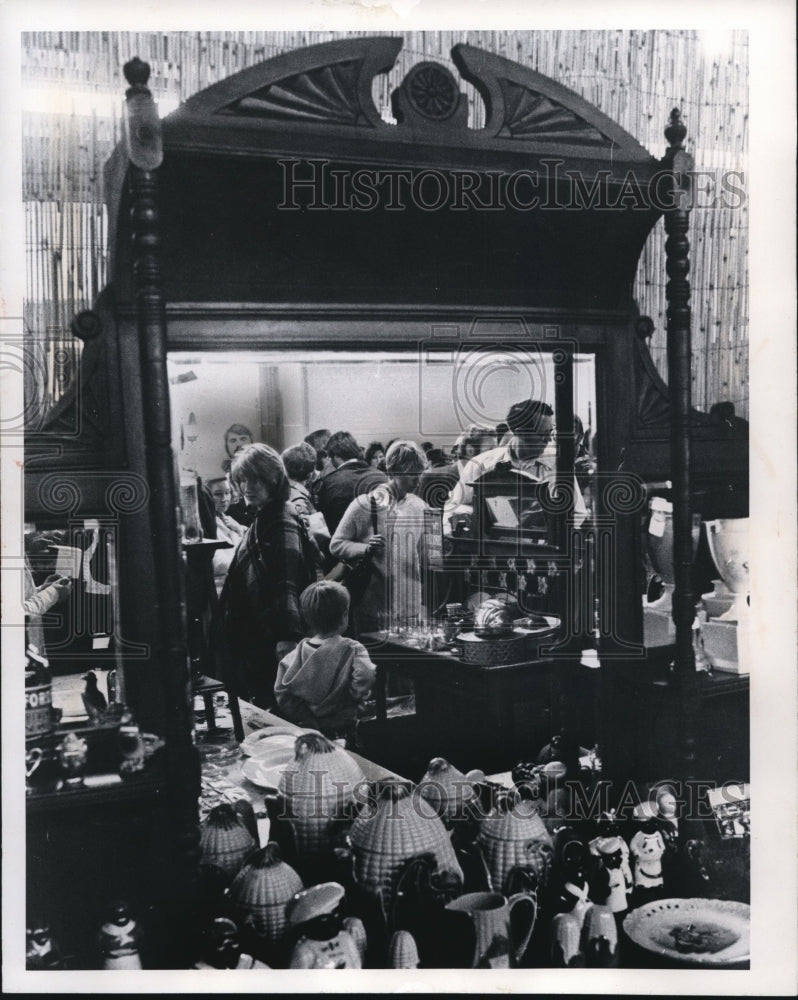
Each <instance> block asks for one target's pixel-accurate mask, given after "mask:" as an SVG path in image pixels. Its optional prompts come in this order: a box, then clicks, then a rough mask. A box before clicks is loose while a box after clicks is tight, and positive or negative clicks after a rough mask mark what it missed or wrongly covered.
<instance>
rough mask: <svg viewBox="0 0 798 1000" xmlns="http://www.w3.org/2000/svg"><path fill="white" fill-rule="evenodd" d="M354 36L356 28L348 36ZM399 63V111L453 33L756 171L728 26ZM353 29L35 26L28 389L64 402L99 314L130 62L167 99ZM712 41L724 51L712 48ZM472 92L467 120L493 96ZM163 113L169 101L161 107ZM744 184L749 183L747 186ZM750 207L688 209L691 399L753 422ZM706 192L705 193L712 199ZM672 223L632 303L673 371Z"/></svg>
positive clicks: (415, 41)
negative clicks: (109, 181) (108, 184)
mask: <svg viewBox="0 0 798 1000" xmlns="http://www.w3.org/2000/svg"><path fill="white" fill-rule="evenodd" d="M350 34H351V33H350ZM396 34H401V35H402V36H403V37H404V40H405V44H404V47H403V49H402V51H401V52H400V54H399V58H398V60H397V65H396V67H395V68H394V69H393V70H392V72H391V73H390V74H388V75H386V76H383V77H380V78H378V79H377V80H375V84H374V98H375V102H376V104H377V107H378V108H380V109H381V111H382V113H383V116H384V117H385V118H386V119H389V120H390V114H391V112H390V95H391V92H392V90H394V89H395V87H396V86H397V85H398V84H399V83H400V82H401V80H402V78H403V77H404V75H405V74H406V72H407V70H408V69H409V68H410V66H411V65H412V64H413V63H416V62H420V61H422V60H425V59H431V60H436V61H438V62H441V63H444V64H445V65H448V66H449V67H450V69H452V71H453V72H454V73H455V76H457V71H456V70H455V68H454V66H453V65H452V63H451V60H450V57H449V53H450V50H451V48H452V46H453V45H455V44H456V43H457V42H467V43H469V44H471V45H475V46H478V47H480V48H484V49H487V50H489V51H491V52H495V53H497V54H499V55H502V56H505V57H507V58H509V59H513V60H516V61H518V62H521V63H523V64H524V65H527V66H530V67H532V68H533V69H536V70H538V71H539V72H541V73H543V74H545V75H546V76H549V77H551V78H552V79H554V80H556V81H558V82H559V83H561V84H563V85H564V86H566V87H569V88H571V89H572V90H574V91H575V92H576V93H578V94H580V95H581V96H582V97H584V98H585V99H586V100H588V101H590V102H591V103H593V104H595V105H596V106H597V107H598V108H599V109H600V110H601V111H603V112H604V113H605V114H607V115H609V117H610V118H612V119H614V120H615V121H617V122H618V123H619V124H620V125H621V126H622V127H623V128H625V129H626V130H627V131H628V132H630V133H631V134H632V135H633V136H634V137H635V138H636V139H638V140H639V141H640V142H641V143H642V144H643V145H644V146H645V147H646V148H647V149H648V150H649V151H650V152H651V153H652V154H653V155H654V156H656V157H660V156H661V155H662V154H663V153H664V151H665V146H666V142H665V138H664V135H663V129H664V127H665V125H666V123H667V119H668V116H669V113H670V110H671V108H672V107H678V108H679V109H680V110H681V112H682V117H683V119H684V121H685V123H686V125H687V130H688V140H687V142H688V148H689V149H690V150H691V151H692V152H693V154H694V156H695V160H696V169H697V170H703V171H709V172H711V175H712V177H713V178H714V181H715V183H716V184H717V185H719V183H720V178H721V176H722V175H724V173H727V172H730V171H739V172H742V173H744V172H745V171H746V169H747V141H748V48H747V35H746V33H745V32H725V33H722V36H721V40H722V42H723V44H722V47H718V46H717V45H716V44H714V45H713V40H712V39H710V38H707V37H705V36H704V37H702V36H701V34H700V33H697V32H694V31H556V32H555V31H539V32H528V31H503V32H487V31H464V32H460V31H457V32H455V31H436V32H414V31H406V32H397V33H396ZM340 37H344V33H342V32H303V31H292V32H225V33H218V32H215V33H207V32H206V33H194V32H171V33H154V32H36V33H29V34H27V35H25V36H24V37H23V52H22V67H23V115H22V122H23V161H24V162H23V198H24V201H25V210H26V229H27V233H26V247H25V253H26V261H27V282H28V284H27V295H26V301H25V307H24V308H25V322H26V331H27V336H28V338H29V342H30V351H29V352H28V353H29V356H30V358H31V361H32V363H31V364H29V365H28V367H27V371H26V375H27V379H28V385H27V386H26V388H27V390H28V394H29V398H30V396H31V394H35V397H36V398H37V399H40V400H47V401H49V402H54V401H56V400H58V399H59V398H60V397H61V395H62V394H63V392H64V391H65V390H66V387H67V386H68V384H69V382H70V380H71V378H72V376H73V373H74V371H75V366H76V364H77V361H78V351H79V345H77V344H76V343H75V342H74V340H73V338H72V336H71V334H70V332H69V323H70V320H71V318H72V316H73V315H74V314H75V313H76V312H78V311H79V310H81V309H85V308H89V307H90V306H91V304H92V302H93V300H94V298H95V296H96V295H97V293H98V292H99V291H100V289H101V288H102V287H103V285H104V284H105V281H106V275H107V271H106V268H107V249H108V248H107V220H106V214H105V207H104V204H103V179H102V167H103V163H104V161H105V160H106V158H107V156H108V155H109V153H110V152H111V150H112V148H113V146H114V145H115V143H116V142H117V141H118V140H119V138H120V125H121V119H120V114H121V107H122V100H123V96H124V90H125V87H126V83H125V81H124V78H123V75H122V66H123V64H124V63H125V62H126V61H127V60H128V59H130V58H132V57H133V56H134V55H138V56H140V57H141V58H142V59H145V60H146V61H147V62H149V64H150V67H151V69H152V75H151V78H150V87H151V89H152V91H153V94H154V95H155V98H156V100H158V101H160V102H161V105H162V109H166V110H170V109H171V108H174V107H176V106H177V104H178V103H179V102H180V101H182V100H184V99H185V98H186V97H188V96H190V95H191V94H194V93H196V92H197V91H198V90H202V89H203V88H204V87H207V86H209V85H210V84H212V83H215V82H217V81H218V80H221V79H223V78H224V77H226V76H229V75H231V74H232V73H235V72H237V71H238V70H240V69H244V68H245V67H247V66H251V65H254V64H255V63H258V62H261V61H263V60H264V59H268V58H270V57H271V56H274V55H277V54H279V53H281V52H285V51H287V50H289V49H293V48H298V47H300V46H304V45H312V44H315V43H317V42H322V41H329V40H332V39H334V38H340ZM713 49H714V50H713ZM461 86H462V89H463V90H464V91H465V92H466V93H467V94H468V97H469V103H470V107H471V124H472V125H473V126H474V127H479V126H480V125H481V124H482V121H483V106H482V101H481V99H480V98H479V96H478V95H477V94H476V92H475V91H474V89H473V88H472V87H471V86H470V85H469V84H466V83H465V82H464V81H461ZM162 113H163V111H162ZM735 183H736V184H737V186H738V187H744V182H742V181H740V180H737V181H736V182H735ZM739 200H742V201H743V204H741V205H734V204H729V205H725V204H720V203H719V204H716V205H715V206H714V207H703V208H700V207H699V208H696V210H695V211H693V213H692V219H691V229H692V231H691V234H690V243H691V278H692V287H693V294H692V307H693V352H694V357H693V386H692V391H693V404H694V405H695V406H696V407H698V408H699V409H709V407H710V406H711V405H712V404H713V403H716V402H720V401H724V400H730V401H731V402H732V403H733V404H734V406H735V409H736V412H737V414H738V415H739V416H742V417H746V418H747V417H748V261H747V254H748V214H747V205H746V204H745V200H744V199H739ZM708 201H709V199H708V198H707V199H704V202H708ZM664 242H665V237H664V231H663V227H662V225H661V223H660V225H658V226H657V228H656V229H655V231H654V233H653V234H652V236H651V238H650V239H649V242H648V244H647V246H646V248H645V250H644V253H643V256H642V258H641V261H640V266H639V269H638V275H637V281H636V286H635V297H636V299H637V302H638V304H639V307H640V311H641V313H643V314H646V315H649V316H651V317H652V319H653V320H654V323H655V327H656V329H655V333H654V335H653V337H652V339H651V342H650V346H651V351H652V355H653V357H654V361H655V363H656V365H657V368H658V370H659V371H660V373H661V374H662V375H663V377H666V359H665V308H666V301H665V285H666V282H667V275H666V273H665V255H664Z"/></svg>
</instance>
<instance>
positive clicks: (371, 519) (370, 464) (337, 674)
mask: <svg viewBox="0 0 798 1000" xmlns="http://www.w3.org/2000/svg"><path fill="white" fill-rule="evenodd" d="M519 415H520V416H519ZM552 438H553V419H552V415H551V409H550V408H549V407H548V406H546V404H541V403H539V402H536V401H530V400H525V401H522V402H521V403H518V404H515V406H513V407H512V408H511V409H510V412H509V414H508V419H507V421H506V422H502V424H500V425H498V426H496V427H487V426H478V425H472V426H469V427H467V428H466V429H465V430H464V431H463V433H462V434H461V435H460V436H459V437H458V439H457V441H456V442H455V443H454V445H453V447H452V448H451V449H449V450H448V451H447V450H445V449H443V448H441V447H438V446H436V445H435V444H434V443H433V442H430V441H424V442H416V441H412V440H407V439H398V440H397V439H394V440H391V441H389V442H388V443H387V444H386V445H385V446H383V444H382V442H380V441H372V442H370V443H369V444H368V446H367V447H365V448H364V447H361V445H360V444H359V443H358V442H357V440H356V439H355V437H354V436H353V435H352V434H351V433H349V432H348V431H344V430H339V431H335V432H330V431H329V430H328V429H326V428H323V429H319V430H317V431H313V432H312V433H310V434H308V435H307V436H306V437H305V439H304V440H303V441H301V442H298V443H297V444H294V445H291V446H290V447H288V448H286V449H285V450H284V451H283V452H282V453H281V454H280V453H278V452H277V451H276V450H275V449H273V448H271V447H270V446H268V445H266V444H258V443H254V442H253V440H252V434H251V432H250V431H249V430H248V428H246V426H244V425H242V424H233V425H232V426H231V427H230V428H229V429H228V431H226V432H225V450H226V453H227V459H226V461H229V468H228V471H227V474H226V478H225V479H222V478H221V477H219V478H218V479H215V480H212V481H211V482H210V483H208V484H207V486H208V487H209V491H208V492H209V496H210V498H211V500H212V502H213V505H214V517H215V522H216V530H217V532H218V536H219V537H225V538H228V539H229V540H230V541H231V543H232V544H234V545H235V548H233V549H232V550H227V551H228V553H229V554H228V555H227V556H225V557H224V562H225V566H224V570H223V572H222V571H221V568H222V560H220V561H219V567H218V569H219V570H220V571H219V572H217V585H218V588H219V589H218V592H219V601H218V608H217V613H216V616H215V619H216V620H215V626H214V637H215V638H214V641H215V648H216V656H217V661H218V662H217V668H218V669H222V670H228V671H230V670H232V671H234V673H235V676H236V682H237V684H238V691H239V694H240V695H241V696H242V697H244V698H246V699H248V700H250V701H253V702H254V703H255V704H258V705H261V706H263V707H266V708H271V709H275V707H276V709H277V711H278V712H282V714H284V715H286V714H287V715H291V713H292V712H293V715H294V718H293V719H292V721H297V720H298V719H299V718H300V717H301V718H302V720H303V724H307V723H308V721H312V719H313V710H312V706H310V705H307V704H306V705H305V706H304V708H303V709H302V711H300V710H299V709H298V708H297V702H296V700H295V696H294V695H295V692H288V693H286V691H285V690H284V687H285V683H284V682H285V678H286V677H288V678H289V679H290V678H291V677H294V676H299V674H302V676H303V678H304V681H303V684H305V685H307V681H308V677H309V676H310V673H312V672H313V671H315V670H317V669H318V670H319V671H321V672H322V674H323V675H324V676H320V677H318V678H314V683H313V684H312V685H311V687H312V688H313V693H314V697H315V698H316V700H317V702H319V699H320V700H321V702H323V701H324V698H323V697H321V696H322V695H323V694H324V690H326V688H325V685H327V686H328V687H329V691H330V693H332V692H333V691H338V692H339V694H340V695H341V697H342V698H343V697H344V692H346V698H349V699H351V697H352V691H357V692H359V697H361V698H362V697H366V693H365V692H364V690H363V686H364V685H363V677H364V676H371V675H370V674H369V671H365V672H364V671H362V670H361V671H360V673H359V675H358V676H359V678H360V679H359V680H358V682H357V683H354V686H352V684H349V683H348V682H346V683H344V682H343V680H342V678H344V677H345V675H346V672H347V670H353V669H354V666H353V665H354V664H355V663H356V662H357V663H360V664H361V666H362V657H363V655H365V656H367V653H365V651H363V652H361V650H362V649H363V647H362V645H361V646H359V647H357V648H355V653H353V654H352V656H351V657H349V662H348V665H347V664H346V663H343V662H339V660H338V659H336V658H335V657H330V658H329V662H330V663H333V661H334V663H335V665H334V666H324V667H322V666H321V664H322V663H323V662H324V663H327V662H328V658H326V657H324V656H310V655H309V653H310V652H311V651H312V649H311V647H308V646H307V642H308V640H310V639H314V641H315V642H316V644H317V645H319V644H321V645H323V644H324V643H325V642H327V641H328V640H331V639H332V637H333V636H339V637H341V635H342V633H343V636H344V637H345V638H346V639H347V640H351V642H353V643H359V642H360V640H361V638H364V637H365V638H366V640H367V642H368V641H369V639H370V638H372V637H373V636H372V634H373V633H378V634H385V632H386V630H396V629H397V628H399V627H401V626H403V625H406V624H407V623H408V622H414V621H421V622H423V621H425V620H428V618H429V617H431V616H432V615H433V614H434V613H435V612H436V610H437V609H435V608H433V607H430V606H429V605H428V600H429V596H430V595H427V594H425V593H424V588H423V584H422V581H423V580H424V579H425V572H424V569H425V559H426V552H425V546H426V541H427V540H426V536H425V512H426V511H428V510H429V509H435V510H441V511H442V516H443V517H444V518H446V517H447V515H448V514H449V513H450V512H451V511H452V510H454V509H455V508H460V509H462V508H463V506H467V505H468V503H469V502H470V499H471V498H470V494H469V492H468V491H469V489H470V487H469V486H468V484H469V483H470V482H471V481H473V477H474V476H475V475H480V474H481V473H482V472H484V471H485V469H487V468H489V467H490V461H491V457H492V456H493V457H495V453H500V454H501V455H502V456H503V457H504V458H505V459H509V460H510V461H513V462H518V463H519V464H521V463H524V464H525V465H526V466H527V467H528V466H529V464H530V454H531V452H532V451H535V455H534V456H533V459H541V456H543V454H544V453H546V454H545V458H544V459H541V462H538V466H539V468H537V471H536V473H535V474H537V475H538V476H539V478H540V479H541V480H543V481H547V482H549V481H551V479H553V473H552V472H551V471H550V470H552V469H553V468H554V455H555V451H554V449H553V447H552ZM530 440H533V441H534V447H532V448H530V447H529V442H530ZM580 440H581V437H580ZM524 445H526V446H527V447H526V451H525V450H524ZM549 458H551V462H549ZM486 461H487V463H488V464H487V465H486V464H485V463H486ZM541 463H542V464H541ZM483 466H484V467H485V468H483ZM541 470H542V471H541ZM577 492H578V487H577ZM580 498H581V495H580ZM444 528H445V526H444ZM364 557H366V558H368V559H369V560H370V563H371V567H372V569H371V575H370V577H369V581H368V584H367V586H366V588H365V591H364V593H363V596H362V597H360V598H359V600H358V602H357V605H356V606H355V607H353V608H349V607H348V608H347V614H348V619H347V623H346V626H345V627H343V626H342V622H341V620H340V608H339V612H338V615H339V617H338V620H337V621H336V622H335V623H334V627H333V626H332V625H329V622H328V623H327V624H328V625H329V628H327V626H324V627H322V626H319V625H318V622H316V623H315V624H314V623H310V622H308V621H307V620H306V615H305V614H304V613H303V606H308V605H307V600H305V601H304V605H303V596H302V595H303V593H306V592H307V593H308V594H310V593H312V592H313V591H312V590H311V591H308V588H309V587H311V588H312V587H313V586H315V585H316V584H317V583H319V582H323V581H324V580H325V577H326V576H327V575H328V574H329V575H330V577H331V578H334V577H335V576H336V573H335V570H336V568H340V563H341V562H344V563H347V564H349V565H352V564H354V563H355V562H357V561H358V560H361V559H363V558H364ZM339 589H340V588H339ZM328 596H329V595H328ZM339 598H340V594H339ZM339 598H336V599H339ZM308 599H309V598H308ZM330 600H333V599H332V598H330ZM333 603H334V601H333ZM322 617H324V616H322ZM333 617H335V615H333ZM325 621H326V619H325ZM311 633H312V634H311ZM303 642H304V643H305V645H304V646H301V644H302V643H303ZM333 645H336V644H335V643H333ZM300 647H301V648H302V650H303V653H302V656H303V657H304V659H303V660H302V664H303V667H302V669H301V670H299V669H298V667H297V655H298V654H297V653H296V651H297V650H298V649H300ZM314 648H315V647H314ZM327 648H328V647H327V646H325V649H327ZM330 648H331V647H330ZM336 648H337V649H338V652H341V649H342V648H343V647H341V644H340V643H339V644H337V645H336ZM346 659H347V658H346V657H344V660H346ZM305 661H307V663H305ZM289 665H290V666H291V669H290V670H289V669H288V667H289ZM309 672H310V673H309ZM325 672H326V673H325ZM342 672H343V673H342ZM278 674H279V676H280V677H281V678H283V680H282V681H281V684H282V687H281V697H280V699H279V702H280V704H278V705H277V706H276V704H275V683H276V682H277V679H278ZM350 679H351V678H350ZM344 700H345V699H344ZM333 701H334V699H333ZM286 706H289V707H288V708H286ZM326 709H327V710H329V711H331V712H332V714H333V715H335V712H336V710H337V709H336V707H335V705H334V704H333V705H326ZM317 721H319V720H318V719H317ZM321 721H323V720H321ZM320 725H321V723H320ZM316 728H319V727H318V726H317V727H316ZM322 728H323V727H322ZM333 728H334V727H333Z"/></svg>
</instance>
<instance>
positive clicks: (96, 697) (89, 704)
mask: <svg viewBox="0 0 798 1000" xmlns="http://www.w3.org/2000/svg"><path fill="white" fill-rule="evenodd" d="M83 680H84V681H85V682H86V688H85V690H84V691H83V693H82V694H81V697H82V698H83V706H84V708H85V709H86V714H87V715H88V717H89V721H90V722H99V721H100V716H101V715H102V713H103V712H104V711H105V710H106V708H108V702H107V701H106V700H105V695H104V694H103V693H102V691H101V690H100V689H99V688H98V687H97V674H95V673H94V671H93V670H90V671H89V672H88V673H87V674H84V675H83Z"/></svg>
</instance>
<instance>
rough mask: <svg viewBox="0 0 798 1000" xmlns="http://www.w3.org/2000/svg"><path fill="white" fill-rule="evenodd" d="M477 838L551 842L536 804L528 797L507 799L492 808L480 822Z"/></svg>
mask: <svg viewBox="0 0 798 1000" xmlns="http://www.w3.org/2000/svg"><path fill="white" fill-rule="evenodd" d="M479 839H480V840H505V841H511V840H539V841H542V842H543V843H546V844H551V842H552V841H551V835H550V834H549V831H548V830H547V829H546V826H545V824H544V822H543V820H542V818H541V816H540V812H539V808H538V804H537V803H536V802H532V801H530V800H529V799H520V800H513V799H507V800H505V801H503V802H501V803H500V804H499V805H498V806H496V808H494V809H492V810H491V811H490V812H489V813H488V815H487V816H486V817H485V818H484V819H483V820H482V822H481V823H480V827H479Z"/></svg>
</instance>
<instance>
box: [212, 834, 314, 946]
mask: <svg viewBox="0 0 798 1000" xmlns="http://www.w3.org/2000/svg"><path fill="white" fill-rule="evenodd" d="M300 889H302V879H301V878H300V877H299V875H297V873H296V872H295V871H294V869H293V868H292V867H291V866H290V865H288V864H286V863H285V861H281V860H280V855H279V851H278V848H277V845H276V844H274V843H268V844H267V845H266V846H265V847H263V848H261V850H259V851H257V852H256V853H255V854H254V855H253V856H252V857H251V858H250V859H249V861H248V862H247V863H246V864H245V865H244V867H243V868H242V869H241V871H240V872H239V873H238V875H236V877H235V878H234V879H233V884H232V885H231V886H230V889H229V890H228V893H229V899H230V902H231V904H232V907H233V909H234V911H235V914H236V916H237V918H238V921H239V923H240V925H241V926H242V927H247V928H251V930H252V931H254V933H255V934H257V935H258V936H259V937H261V938H266V939H267V940H268V941H271V942H276V941H279V940H280V938H281V937H282V935H283V932H284V931H285V928H286V925H287V918H286V913H285V910H286V905H287V904H288V902H289V901H290V900H291V899H292V898H293V896H294V894H295V893H297V892H299V891H300Z"/></svg>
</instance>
